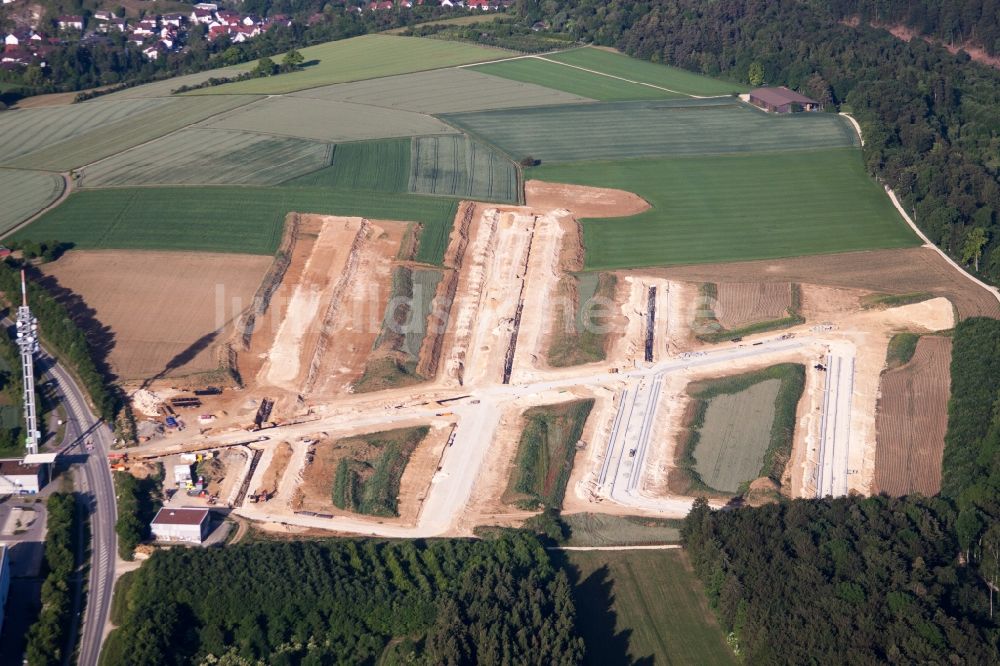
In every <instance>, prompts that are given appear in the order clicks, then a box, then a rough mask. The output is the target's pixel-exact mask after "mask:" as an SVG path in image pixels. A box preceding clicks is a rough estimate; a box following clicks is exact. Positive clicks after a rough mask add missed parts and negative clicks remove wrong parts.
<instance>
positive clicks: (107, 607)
mask: <svg viewBox="0 0 1000 666" xmlns="http://www.w3.org/2000/svg"><path fill="white" fill-rule="evenodd" d="M39 357H41V358H42V359H44V362H45V363H46V364H47V365H48V366H49V367H48V368H47V372H48V373H49V375H50V376H51V377H52V378H53V379H54V380H55V382H56V386H57V393H58V395H59V398H60V400H61V402H62V404H63V406H64V407H65V408H66V415H67V420H66V428H67V431H66V441H67V442H69V443H70V444H69V447H68V450H67V451H66V454H67V455H82V456H85V462H84V463H83V465H82V474H81V476H80V478H81V483H80V484H79V485H81V486H82V487H80V488H78V490H79V492H80V493H81V494H83V495H84V496H85V497H86V498H87V501H88V502H89V505H88V507H87V509H88V511H89V513H90V534H91V539H92V548H91V560H90V580H89V583H88V585H87V602H86V605H85V606H84V613H83V632H82V636H81V638H80V650H79V659H78V661H77V663H78V664H80V665H81V666H94V665H96V664H97V660H98V656H99V655H100V652H101V644H102V642H103V640H104V626H105V624H106V623H107V620H108V614H109V613H110V611H111V595H112V593H113V591H114V580H115V561H116V553H115V550H116V548H117V535H116V534H115V522H116V521H117V519H118V518H117V514H118V511H117V507H116V505H115V489H114V484H113V482H112V480H111V471H110V469H109V468H108V464H107V454H108V451H109V450H110V448H111V442H112V433H111V430H110V429H109V428H108V427H107V426H106V425H105V424H103V423H101V421H100V420H99V419H98V418H97V417H96V416H94V414H93V412H91V411H90V408H89V406H88V405H87V399H86V397H85V396H84V394H83V391H82V390H81V389H80V388H79V387H78V386H77V385H76V382H75V381H74V380H73V377H72V376H71V375H70V374H69V373H68V372H67V371H66V370H65V369H64V368H62V367H61V366H60V365H59V364H58V362H57V361H56V360H55V359H53V358H51V357H49V356H46V355H45V354H44V353H42V354H40V355H39ZM88 440H89V441H91V442H92V443H93V451H91V452H89V453H88V452H87V450H86V446H85V444H86V442H87V441H88Z"/></svg>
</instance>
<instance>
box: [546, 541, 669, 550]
mask: <svg viewBox="0 0 1000 666" xmlns="http://www.w3.org/2000/svg"><path fill="white" fill-rule="evenodd" d="M681 548H683V546H681V545H680V544H679V543H664V544H659V545H655V546H548V547H546V548H545V550H568V551H577V552H589V551H617V550H679V549H681Z"/></svg>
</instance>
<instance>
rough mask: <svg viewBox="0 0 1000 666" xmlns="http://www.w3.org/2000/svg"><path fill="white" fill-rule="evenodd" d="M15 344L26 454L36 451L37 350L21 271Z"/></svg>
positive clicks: (33, 320) (33, 319)
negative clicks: (18, 353)
mask: <svg viewBox="0 0 1000 666" xmlns="http://www.w3.org/2000/svg"><path fill="white" fill-rule="evenodd" d="M17 346H18V348H19V349H20V350H21V375H22V379H23V381H22V384H23V385H24V426H25V429H26V430H27V432H28V436H27V439H26V441H25V446H26V447H27V449H28V455H29V456H33V455H36V454H37V453H38V440H39V439H40V438H41V433H39V432H38V415H37V414H36V413H35V354H36V353H37V352H38V349H39V347H38V320H37V319H35V318H34V317H33V316H32V315H31V308H29V307H28V290H27V288H26V286H25V283H24V271H23V270H22V271H21V307H19V308H18V309H17Z"/></svg>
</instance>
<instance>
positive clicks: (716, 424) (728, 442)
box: [692, 379, 781, 493]
mask: <svg viewBox="0 0 1000 666" xmlns="http://www.w3.org/2000/svg"><path fill="white" fill-rule="evenodd" d="M779 388H781V381H780V380H777V379H767V380H765V381H762V382H759V383H757V384H754V385H753V386H749V387H747V388H745V389H743V390H742V391H740V392H738V393H726V394H722V395H718V396H716V397H714V398H712V399H711V400H710V401H709V402H708V406H707V408H706V410H705V415H704V422H703V423H702V424H701V427H700V428H699V429H698V445H697V446H696V447H695V448H694V451H693V452H692V454H693V456H694V460H695V464H694V471H695V472H697V473H698V477H699V478H700V479H701V481H702V482H703V483H704V484H705V485H706V486H708V487H709V488H712V489H713V490H718V491H720V492H724V493H737V492H739V491H740V487H741V486H742V485H743V484H745V483H748V482H750V481H752V480H754V479H756V478H757V477H758V476H760V468H761V465H763V464H764V452H765V451H767V444H768V441H769V440H770V435H771V425H772V424H773V423H774V399H775V398H776V397H777V396H778V389H779Z"/></svg>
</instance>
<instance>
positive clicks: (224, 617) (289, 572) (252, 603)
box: [102, 532, 583, 666]
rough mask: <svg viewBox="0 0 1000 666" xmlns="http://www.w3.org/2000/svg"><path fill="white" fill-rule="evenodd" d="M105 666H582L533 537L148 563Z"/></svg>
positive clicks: (357, 545)
mask: <svg viewBox="0 0 1000 666" xmlns="http://www.w3.org/2000/svg"><path fill="white" fill-rule="evenodd" d="M119 594H124V598H123V599H122V600H118V601H116V607H119V610H118V611H116V612H117V615H118V616H117V617H115V620H116V622H117V623H118V624H119V628H118V629H117V630H115V631H114V632H113V633H112V634H111V635H110V636H109V638H108V641H107V643H106V645H105V649H104V654H103V655H102V663H103V664H106V665H108V666H115V665H117V664H159V665H164V666H167V665H170V664H192V663H195V664H197V663H218V660H222V661H223V662H224V663H248V664H258V663H260V664H269V665H273V666H284V665H291V664H317V665H318V664H349V663H350V664H374V663H414V664H540V665H541V664H545V665H549V664H576V663H579V662H580V661H581V659H582V657H583V642H582V639H581V638H580V637H579V636H578V635H577V633H576V629H575V609H574V605H573V599H572V586H571V585H570V583H569V580H568V579H567V576H566V573H565V572H564V571H563V570H561V569H558V568H556V567H555V566H554V564H553V563H552V561H550V559H549V555H548V553H547V552H546V551H545V549H544V548H543V547H542V546H541V544H540V543H539V542H538V541H537V540H536V539H535V538H534V537H532V536H530V535H528V534H525V533H514V532H508V533H506V534H504V535H502V536H500V537H498V538H495V539H488V540H462V539H452V540H432V541H426V542H423V541H400V542H386V541H376V540H346V539H345V540H325V541H289V542H257V543H249V544H240V545H236V546H231V547H228V548H224V549H209V550H202V549H185V548H175V549H171V550H165V551H158V552H156V553H155V554H154V555H153V556H152V557H151V558H150V559H149V561H148V562H146V563H145V564H143V566H142V568H141V569H139V570H138V571H136V572H135V573H133V574H130V580H129V581H128V585H127V586H126V587H124V588H122V590H120V591H119Z"/></svg>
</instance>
